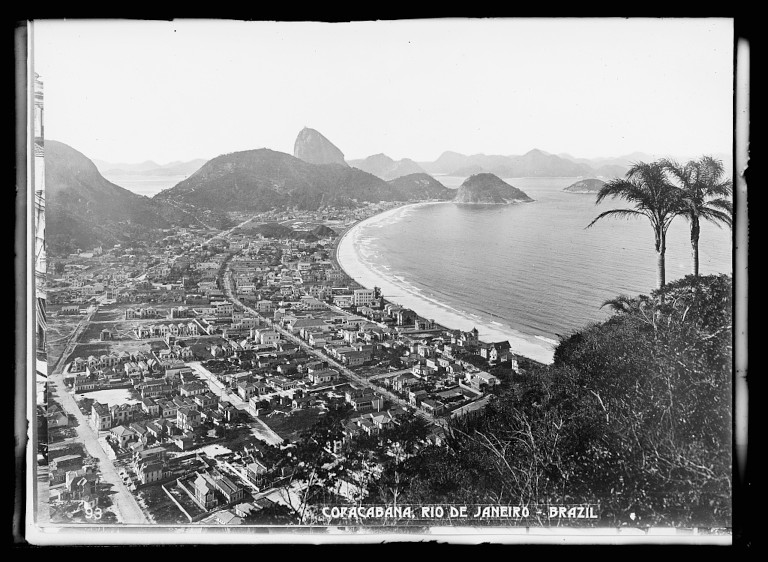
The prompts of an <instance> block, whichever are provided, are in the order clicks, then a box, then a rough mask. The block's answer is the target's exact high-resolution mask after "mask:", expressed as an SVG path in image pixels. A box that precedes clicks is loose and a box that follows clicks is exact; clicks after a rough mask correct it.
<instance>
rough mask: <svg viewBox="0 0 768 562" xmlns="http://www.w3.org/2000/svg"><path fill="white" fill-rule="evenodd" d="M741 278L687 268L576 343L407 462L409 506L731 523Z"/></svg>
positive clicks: (573, 339) (629, 301)
mask: <svg viewBox="0 0 768 562" xmlns="http://www.w3.org/2000/svg"><path fill="white" fill-rule="evenodd" d="M731 295H732V280H731V277H730V276H726V275H719V276H708V277H700V278H698V279H696V278H694V277H693V276H688V277H686V278H685V279H682V280H679V281H676V282H673V283H671V284H669V285H667V287H666V288H665V290H664V300H663V302H662V300H661V299H660V298H659V294H658V292H655V293H653V294H652V295H651V296H650V297H648V296H640V297H637V298H628V297H619V298H617V299H615V300H614V301H611V302H610V303H608V304H610V305H611V306H613V307H614V309H615V310H616V314H614V316H613V317H611V318H610V319H609V320H608V321H606V322H603V323H601V324H595V325H591V326H589V327H587V328H586V329H584V330H582V331H580V332H577V333H575V334H573V335H571V336H570V337H569V338H567V339H564V340H563V341H562V342H561V343H560V345H559V347H558V349H557V351H556V354H555V360H554V363H553V364H552V365H549V366H543V367H539V368H536V369H533V370H531V371H530V372H529V373H527V374H526V375H525V376H524V377H520V378H518V379H517V381H516V383H515V384H513V385H512V386H511V387H510V388H509V389H507V390H506V391H504V392H503V393H501V394H500V395H499V396H498V397H497V398H495V399H494V400H493V401H492V402H491V403H490V404H489V406H488V408H486V410H485V411H483V412H481V413H477V414H475V415H472V416H467V417H464V418H462V419H460V420H458V421H454V422H453V423H452V427H451V431H450V436H449V438H448V446H447V449H446V448H437V447H428V448H426V449H424V450H422V451H421V452H420V453H419V454H417V455H415V456H413V457H411V458H409V459H407V460H406V461H405V463H404V464H403V465H402V466H401V467H400V470H401V472H403V476H404V477H403V478H401V479H400V482H401V488H402V489H401V490H400V494H401V495H400V498H399V501H400V502H402V503H422V502H423V503H435V502H467V503H485V502H487V503H508V502H509V503H516V504H517V503H520V504H524V503H537V504H545V503H551V504H559V503H581V502H590V503H594V504H599V506H600V513H601V514H602V518H603V521H602V522H603V523H605V524H622V523H630V522H631V523H632V524H634V525H637V524H640V525H664V526H671V525H678V526H684V525H701V526H730V517H731V451H732V444H731V373H732V361H731V357H732V308H731Z"/></svg>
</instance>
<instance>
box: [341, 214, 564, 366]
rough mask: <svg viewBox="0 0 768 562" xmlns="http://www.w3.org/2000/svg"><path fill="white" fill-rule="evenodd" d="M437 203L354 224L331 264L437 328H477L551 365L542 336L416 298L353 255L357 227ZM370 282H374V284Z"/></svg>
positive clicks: (550, 344) (551, 344)
mask: <svg viewBox="0 0 768 562" xmlns="http://www.w3.org/2000/svg"><path fill="white" fill-rule="evenodd" d="M436 203H445V201H424V202H418V203H409V204H405V205H399V206H397V207H393V208H391V209H387V210H385V211H383V212H381V213H377V214H375V215H372V216H370V217H367V218H365V219H362V220H360V221H357V222H355V223H354V224H352V225H351V226H350V227H349V228H348V229H347V230H346V231H345V232H344V233H343V234H342V235H341V237H340V238H339V240H338V242H336V245H335V247H334V249H333V257H332V260H333V262H334V263H335V264H336V265H337V266H338V267H339V268H340V269H341V270H342V271H344V273H345V274H346V275H347V276H348V277H349V278H350V279H352V280H353V282H354V283H355V284H357V285H360V286H361V287H367V288H371V287H368V285H371V286H373V285H375V286H377V287H380V288H381V289H382V293H383V295H384V299H385V300H387V301H388V302H392V303H394V304H397V305H400V306H404V307H406V308H409V309H411V310H413V311H414V312H416V313H417V314H418V315H419V316H422V317H424V318H429V319H434V321H435V324H436V325H439V326H441V327H443V328H444V329H446V330H456V329H458V330H464V331H469V330H471V329H472V328H474V327H477V329H478V331H479V333H480V340H481V341H484V342H492V341H505V340H506V341H509V343H510V345H511V347H512V351H513V352H514V353H516V354H517V355H520V356H523V357H526V358H528V359H532V360H534V361H537V362H540V363H544V364H551V363H552V362H553V359H554V350H555V347H556V345H557V342H556V341H554V340H549V339H547V338H543V337H541V336H534V335H529V334H524V333H521V332H518V331H516V330H514V329H513V328H511V327H508V328H504V327H503V326H501V325H499V323H498V322H495V321H490V320H484V319H482V318H481V317H479V316H478V315H476V314H471V313H467V312H465V311H461V310H458V309H455V308H453V307H452V306H450V305H448V304H446V303H443V302H440V301H438V300H436V299H431V298H429V297H427V296H425V295H423V294H419V293H418V292H417V291H415V290H411V291H409V290H408V289H406V286H410V287H412V285H410V284H409V283H407V282H405V281H403V283H404V284H403V285H397V284H396V282H395V280H394V279H393V277H392V276H387V274H386V273H385V272H382V271H373V270H372V269H370V268H369V267H368V266H367V265H366V264H364V263H363V262H362V261H361V260H360V258H359V255H358V253H357V252H355V251H354V248H353V246H354V240H352V238H353V237H354V236H356V235H358V234H359V232H360V228H359V227H361V226H362V225H363V224H371V223H377V222H381V221H384V220H387V219H389V218H392V216H393V215H396V214H398V213H402V212H403V210H404V209H408V208H416V207H420V206H425V205H431V204H436ZM395 220H397V219H395ZM345 264H346V267H345ZM371 278H373V282H372V280H371ZM401 280H402V279H401Z"/></svg>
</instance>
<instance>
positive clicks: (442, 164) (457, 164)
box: [419, 150, 470, 174]
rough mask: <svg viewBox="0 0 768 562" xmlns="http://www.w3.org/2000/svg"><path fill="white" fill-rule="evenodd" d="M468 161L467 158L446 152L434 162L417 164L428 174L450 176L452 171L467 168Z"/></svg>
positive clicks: (456, 153)
mask: <svg viewBox="0 0 768 562" xmlns="http://www.w3.org/2000/svg"><path fill="white" fill-rule="evenodd" d="M468 159H469V156H465V155H464V154H459V153H458V152H451V151H450V150H447V151H445V152H443V153H442V154H441V155H440V156H439V157H438V159H437V160H435V161H434V162H420V163H419V164H420V165H421V167H422V168H424V169H425V170H426V171H427V172H428V173H430V174H450V173H451V172H452V171H453V170H456V169H458V168H461V167H462V166H468V165H469V164H470V162H469V161H468Z"/></svg>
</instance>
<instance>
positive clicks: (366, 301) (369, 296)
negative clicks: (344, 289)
mask: <svg viewBox="0 0 768 562" xmlns="http://www.w3.org/2000/svg"><path fill="white" fill-rule="evenodd" d="M374 298H375V295H374V291H373V289H355V290H354V291H352V305H353V306H368V305H370V304H371V301H373V299H374Z"/></svg>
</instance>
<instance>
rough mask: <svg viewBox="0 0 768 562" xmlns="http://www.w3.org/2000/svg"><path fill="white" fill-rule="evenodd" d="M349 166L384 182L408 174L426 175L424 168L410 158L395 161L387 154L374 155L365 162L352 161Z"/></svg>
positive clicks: (364, 160)
mask: <svg viewBox="0 0 768 562" xmlns="http://www.w3.org/2000/svg"><path fill="white" fill-rule="evenodd" d="M348 164H349V165H350V166H354V167H355V168H358V169H360V170H363V171H364V172H368V173H369V174H373V175H374V176H377V177H379V178H381V179H383V180H392V179H395V178H399V177H401V176H407V175H408V174H419V173H424V168H422V167H421V166H419V165H418V164H417V163H416V162H414V161H413V160H411V159H410V158H403V159H402V160H393V159H392V158H390V157H389V156H387V155H386V154H374V155H373V156H369V157H368V158H365V159H363V160H350V161H349V162H348Z"/></svg>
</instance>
